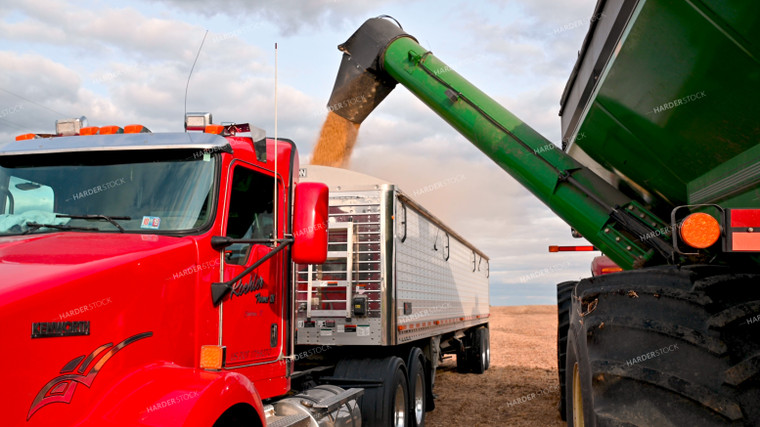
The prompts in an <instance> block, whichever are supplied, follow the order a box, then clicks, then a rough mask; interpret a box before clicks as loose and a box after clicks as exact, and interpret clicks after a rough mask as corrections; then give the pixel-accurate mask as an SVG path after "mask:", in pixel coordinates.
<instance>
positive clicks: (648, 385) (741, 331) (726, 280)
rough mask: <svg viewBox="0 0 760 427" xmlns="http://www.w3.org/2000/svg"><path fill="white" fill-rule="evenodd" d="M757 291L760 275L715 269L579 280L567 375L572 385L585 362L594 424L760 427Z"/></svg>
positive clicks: (660, 269) (649, 271)
mask: <svg viewBox="0 0 760 427" xmlns="http://www.w3.org/2000/svg"><path fill="white" fill-rule="evenodd" d="M758 284H760V274H757V273H736V272H734V271H731V270H729V269H727V268H719V267H708V266H690V267H682V268H678V267H657V268H647V269H641V270H636V271H629V272H622V273H616V274H610V275H605V276H598V277H595V278H591V279H585V280H582V281H581V282H579V283H578V285H577V286H576V288H575V291H574V293H573V298H572V309H571V311H570V333H569V340H568V344H570V341H573V344H574V347H575V348H573V349H572V350H571V348H570V346H568V354H567V364H566V369H568V370H567V371H566V374H567V376H568V381H567V383H568V385H569V384H570V376H571V372H570V371H569V369H570V361H571V358H573V359H577V361H578V364H579V368H580V371H581V376H582V378H583V379H584V381H588V384H589V388H590V391H589V396H584V398H585V399H584V404H585V403H586V402H587V401H588V402H589V403H588V404H589V406H588V407H586V406H584V412H586V413H587V414H588V415H587V416H586V417H585V425H590V426H596V425H599V426H668V425H678V426H704V425H709V426H745V425H753V426H756V425H760V405H758V404H757V402H760V341H758V340H757V334H758V332H760V321H758V322H757V323H755V322H754V321H751V320H750V319H760V318H759V317H757V316H760V286H758ZM753 316H755V317H753ZM576 340H577V341H576ZM570 351H572V352H573V354H572V356H571V353H570ZM566 390H570V387H569V386H568V387H566ZM566 401H567V403H566V404H567V405H568V407H567V408H568V414H567V417H568V425H572V424H571V418H572V414H571V412H572V406H570V405H571V403H572V396H570V395H567V396H566ZM591 405H593V406H591Z"/></svg>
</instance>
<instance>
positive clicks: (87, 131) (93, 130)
mask: <svg viewBox="0 0 760 427" xmlns="http://www.w3.org/2000/svg"><path fill="white" fill-rule="evenodd" d="M99 130H100V128H99V127H97V126H90V127H86V128H82V129H79V134H80V135H97V134H98V131H99Z"/></svg>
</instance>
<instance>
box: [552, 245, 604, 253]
mask: <svg viewBox="0 0 760 427" xmlns="http://www.w3.org/2000/svg"><path fill="white" fill-rule="evenodd" d="M598 250H599V249H597V248H595V247H593V246H549V252H585V251H598Z"/></svg>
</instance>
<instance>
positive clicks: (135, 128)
mask: <svg viewBox="0 0 760 427" xmlns="http://www.w3.org/2000/svg"><path fill="white" fill-rule="evenodd" d="M124 133H150V130H148V128H146V127H145V126H143V125H127V126H124Z"/></svg>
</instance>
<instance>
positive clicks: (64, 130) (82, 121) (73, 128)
mask: <svg viewBox="0 0 760 427" xmlns="http://www.w3.org/2000/svg"><path fill="white" fill-rule="evenodd" d="M85 127H87V117H85V116H82V117H80V118H78V119H62V120H56V121H55V133H56V134H57V135H60V136H73V135H79V131H80V130H81V129H82V128H85Z"/></svg>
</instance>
